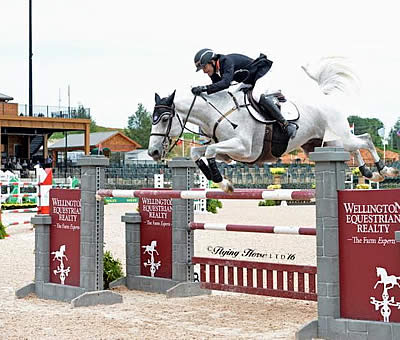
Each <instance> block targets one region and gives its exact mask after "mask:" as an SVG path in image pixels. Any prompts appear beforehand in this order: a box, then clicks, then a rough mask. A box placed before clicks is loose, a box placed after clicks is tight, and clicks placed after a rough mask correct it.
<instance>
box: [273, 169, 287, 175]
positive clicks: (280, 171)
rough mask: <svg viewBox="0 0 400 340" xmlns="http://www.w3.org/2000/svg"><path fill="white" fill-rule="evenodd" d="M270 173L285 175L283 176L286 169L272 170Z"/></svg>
mask: <svg viewBox="0 0 400 340" xmlns="http://www.w3.org/2000/svg"><path fill="white" fill-rule="evenodd" d="M269 171H270V172H271V174H273V175H283V174H285V173H286V169H285V168H270V169H269Z"/></svg>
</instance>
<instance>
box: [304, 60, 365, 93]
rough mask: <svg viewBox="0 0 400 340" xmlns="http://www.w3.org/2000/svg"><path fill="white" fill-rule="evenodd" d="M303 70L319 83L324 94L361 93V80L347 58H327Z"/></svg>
mask: <svg viewBox="0 0 400 340" xmlns="http://www.w3.org/2000/svg"><path fill="white" fill-rule="evenodd" d="M302 68H303V70H304V71H305V72H306V73H307V75H308V76H309V77H310V78H311V79H313V80H315V81H316V82H317V83H318V86H319V87H320V89H321V90H322V92H323V93H324V94H333V93H335V92H338V91H339V92H342V93H345V94H350V93H354V94H356V93H358V92H359V89H360V82H359V78H358V76H357V75H356V73H355V72H354V70H353V68H352V66H351V63H350V61H349V60H348V59H347V58H344V57H325V58H321V59H320V60H319V61H317V62H316V63H310V64H308V65H306V66H302Z"/></svg>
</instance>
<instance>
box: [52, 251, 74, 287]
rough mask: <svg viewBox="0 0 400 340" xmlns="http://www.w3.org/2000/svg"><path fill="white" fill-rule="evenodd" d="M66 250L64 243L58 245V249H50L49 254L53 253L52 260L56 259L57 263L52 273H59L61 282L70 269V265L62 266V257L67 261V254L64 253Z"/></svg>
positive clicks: (62, 282)
mask: <svg viewBox="0 0 400 340" xmlns="http://www.w3.org/2000/svg"><path fill="white" fill-rule="evenodd" d="M65 251H66V246H65V244H63V245H61V246H60V249H59V250H56V251H52V252H51V255H54V258H53V261H55V260H57V261H58V262H59V264H58V265H57V269H54V270H53V273H54V275H58V274H60V281H61V284H62V285H63V284H65V279H66V278H67V277H68V274H69V272H70V271H71V267H67V268H65V266H64V258H65V259H66V260H67V261H68V258H67V256H66V255H65V254H64V253H65Z"/></svg>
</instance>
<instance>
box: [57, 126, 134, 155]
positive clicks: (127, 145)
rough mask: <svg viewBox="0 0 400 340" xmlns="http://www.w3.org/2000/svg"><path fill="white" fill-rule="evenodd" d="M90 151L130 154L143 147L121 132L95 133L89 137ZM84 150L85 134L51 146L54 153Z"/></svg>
mask: <svg viewBox="0 0 400 340" xmlns="http://www.w3.org/2000/svg"><path fill="white" fill-rule="evenodd" d="M89 144H90V149H91V150H92V149H94V148H98V147H101V148H109V149H110V151H112V152H128V151H132V150H136V149H138V148H141V145H140V144H139V143H137V142H135V141H134V140H132V139H130V138H129V137H127V136H125V135H124V134H123V133H122V132H120V131H117V130H115V131H105V132H93V133H91V134H90V135H89ZM83 148H84V134H70V135H67V137H66V139H65V138H62V139H60V140H58V141H56V142H55V143H53V144H52V145H50V146H49V150H51V151H52V152H61V151H65V149H67V151H76V150H83Z"/></svg>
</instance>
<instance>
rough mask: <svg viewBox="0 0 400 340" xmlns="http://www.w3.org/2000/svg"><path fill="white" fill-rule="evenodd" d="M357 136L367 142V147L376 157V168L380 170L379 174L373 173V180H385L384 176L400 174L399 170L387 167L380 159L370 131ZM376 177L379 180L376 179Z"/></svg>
mask: <svg viewBox="0 0 400 340" xmlns="http://www.w3.org/2000/svg"><path fill="white" fill-rule="evenodd" d="M357 137H358V138H359V139H361V140H362V141H364V142H365V143H366V144H367V147H365V148H366V149H368V150H369V152H370V153H371V155H372V157H373V158H374V163H375V166H376V168H377V170H378V172H379V174H376V173H373V177H374V178H371V180H372V181H383V180H384V176H388V177H395V176H398V174H399V171H398V170H397V169H396V168H392V167H387V166H386V165H385V164H384V163H383V162H382V160H381V159H380V157H379V155H378V153H377V152H376V149H375V146H374V143H373V142H372V139H371V136H370V134H369V133H365V134H363V135H360V136H357ZM358 153H359V152H358ZM359 157H360V158H361V154H360V155H359ZM361 159H362V158H361ZM360 171H361V169H360ZM375 178H376V179H377V180H375Z"/></svg>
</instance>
